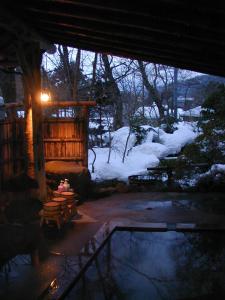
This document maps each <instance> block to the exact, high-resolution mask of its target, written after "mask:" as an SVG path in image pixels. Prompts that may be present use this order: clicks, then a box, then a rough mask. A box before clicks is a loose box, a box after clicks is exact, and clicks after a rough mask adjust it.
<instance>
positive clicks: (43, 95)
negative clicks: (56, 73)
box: [41, 93, 50, 102]
mask: <svg viewBox="0 0 225 300" xmlns="http://www.w3.org/2000/svg"><path fill="white" fill-rule="evenodd" d="M49 100H50V95H49V94H48V93H41V101H42V102H48V101H49Z"/></svg>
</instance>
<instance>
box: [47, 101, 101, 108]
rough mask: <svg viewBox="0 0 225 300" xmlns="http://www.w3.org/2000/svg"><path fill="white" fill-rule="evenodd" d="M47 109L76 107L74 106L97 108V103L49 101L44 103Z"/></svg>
mask: <svg viewBox="0 0 225 300" xmlns="http://www.w3.org/2000/svg"><path fill="white" fill-rule="evenodd" d="M42 106H43V108H46V107H74V106H96V102H95V101H49V102H43V103H42Z"/></svg>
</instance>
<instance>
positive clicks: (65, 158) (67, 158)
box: [45, 156, 83, 161]
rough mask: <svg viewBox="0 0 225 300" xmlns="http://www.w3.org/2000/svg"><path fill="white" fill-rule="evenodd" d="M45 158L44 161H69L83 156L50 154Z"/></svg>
mask: <svg viewBox="0 0 225 300" xmlns="http://www.w3.org/2000/svg"><path fill="white" fill-rule="evenodd" d="M45 160H46V161H49V160H69V161H73V160H83V157H82V156H76V157H65V156H64V157H58V156H50V157H46V158H45Z"/></svg>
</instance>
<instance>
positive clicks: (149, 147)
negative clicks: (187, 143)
mask: <svg viewBox="0 0 225 300" xmlns="http://www.w3.org/2000/svg"><path fill="white" fill-rule="evenodd" d="M131 153H132V154H133V153H139V155H142V154H146V155H155V156H156V157H157V158H161V157H165V156H167V155H168V154H169V149H168V147H166V146H164V145H162V144H159V143H149V142H146V143H144V144H142V145H138V146H136V147H133V149H132V151H131Z"/></svg>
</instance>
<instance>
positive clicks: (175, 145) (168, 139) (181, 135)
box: [160, 122, 197, 155]
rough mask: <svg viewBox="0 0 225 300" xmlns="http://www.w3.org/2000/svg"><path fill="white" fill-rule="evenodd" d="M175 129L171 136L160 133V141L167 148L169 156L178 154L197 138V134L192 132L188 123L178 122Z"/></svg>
mask: <svg viewBox="0 0 225 300" xmlns="http://www.w3.org/2000/svg"><path fill="white" fill-rule="evenodd" d="M177 127H178V129H177V130H175V131H174V132H173V133H172V134H171V133H165V132H164V131H162V130H161V131H160V141H161V143H162V144H163V145H165V146H166V147H167V148H168V150H169V151H168V153H169V154H177V153H179V152H180V151H181V149H182V147H184V146H185V145H186V144H190V143H192V142H193V141H194V139H195V138H196V137H197V134H196V133H195V132H194V131H193V127H192V126H191V125H190V124H189V123H185V122H180V123H178V124H177ZM169 154H168V155H169Z"/></svg>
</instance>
